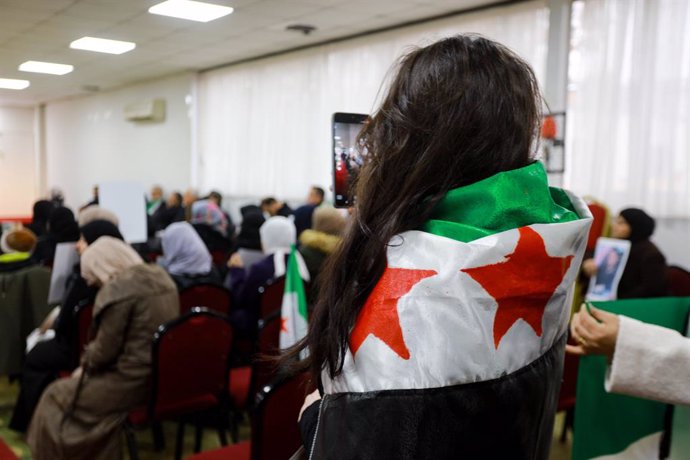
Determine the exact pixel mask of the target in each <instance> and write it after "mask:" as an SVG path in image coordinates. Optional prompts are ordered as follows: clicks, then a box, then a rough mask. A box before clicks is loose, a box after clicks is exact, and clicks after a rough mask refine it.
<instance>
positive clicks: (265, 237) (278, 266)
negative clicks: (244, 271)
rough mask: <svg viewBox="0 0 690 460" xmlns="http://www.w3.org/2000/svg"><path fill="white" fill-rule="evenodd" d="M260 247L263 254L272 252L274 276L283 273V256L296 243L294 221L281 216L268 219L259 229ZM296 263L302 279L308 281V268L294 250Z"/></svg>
mask: <svg viewBox="0 0 690 460" xmlns="http://www.w3.org/2000/svg"><path fill="white" fill-rule="evenodd" d="M259 234H260V235H261V247H262V248H263V251H264V254H267V255H268V254H273V266H274V269H275V272H274V274H273V276H274V277H276V278H278V277H279V276H283V275H284V274H285V268H286V267H285V256H286V255H287V254H289V253H290V249H291V248H292V245H294V244H296V243H297V229H296V228H295V224H294V222H292V220H290V219H288V218H287V217H283V216H275V217H271V218H270V219H268V220H267V221H266V222H264V224H263V225H262V226H261V228H260V229H259ZM296 256H297V265H298V267H299V273H300V275H301V276H302V279H303V280H305V281H309V270H308V269H307V264H306V263H305V262H304V259H303V258H302V255H301V254H300V253H299V252H296Z"/></svg>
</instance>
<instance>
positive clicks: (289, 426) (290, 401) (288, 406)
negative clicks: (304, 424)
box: [187, 372, 310, 460]
mask: <svg viewBox="0 0 690 460" xmlns="http://www.w3.org/2000/svg"><path fill="white" fill-rule="evenodd" d="M309 391H310V388H309V374H308V373H306V372H305V373H302V374H299V375H297V376H295V377H292V378H289V379H285V378H278V379H276V380H274V381H273V382H272V383H270V384H268V385H266V386H265V387H264V388H263V389H262V390H261V391H260V392H259V394H258V395H257V397H256V404H255V406H254V410H253V411H252V413H251V422H252V423H251V427H252V439H251V441H243V442H240V443H238V444H233V445H230V446H227V447H223V448H220V449H215V450H211V451H208V452H203V453H200V454H196V455H192V456H191V457H188V459H187V460H216V459H218V460H221V459H222V460H225V459H233V460H250V459H251V460H277V459H287V458H290V456H291V455H292V454H294V453H295V452H296V451H297V449H299V447H300V446H301V445H302V438H301V435H300V432H299V426H298V424H297V416H298V415H299V410H300V408H301V407H302V403H303V402H304V396H305V395H306V394H307V393H308V392H309Z"/></svg>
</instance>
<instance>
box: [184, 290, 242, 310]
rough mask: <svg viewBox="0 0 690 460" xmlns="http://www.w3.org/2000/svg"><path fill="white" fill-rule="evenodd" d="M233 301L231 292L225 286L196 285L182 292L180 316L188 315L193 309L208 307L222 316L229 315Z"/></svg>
mask: <svg viewBox="0 0 690 460" xmlns="http://www.w3.org/2000/svg"><path fill="white" fill-rule="evenodd" d="M231 299H232V296H231V295H230V291H229V290H227V289H226V288H225V287H223V286H218V285H217V284H210V283H201V284H195V285H193V286H190V287H188V288H186V289H183V290H182V291H181V292H180V314H185V313H187V312H188V311H190V310H191V309H192V308H193V307H206V308H208V309H209V310H212V311H215V312H217V313H220V314H222V315H228V314H229V313H230V303H231Z"/></svg>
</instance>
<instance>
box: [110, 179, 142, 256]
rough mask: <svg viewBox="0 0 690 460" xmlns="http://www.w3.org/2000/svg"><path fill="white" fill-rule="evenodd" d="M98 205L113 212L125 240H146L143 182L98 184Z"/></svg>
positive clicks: (136, 241)
mask: <svg viewBox="0 0 690 460" xmlns="http://www.w3.org/2000/svg"><path fill="white" fill-rule="evenodd" d="M98 205H99V206H100V207H102V208H105V209H107V210H109V211H112V212H114V213H115V215H116V216H117V218H118V220H119V221H120V225H119V228H120V233H122V236H123V237H124V238H125V241H127V242H128V243H145V242H146V240H147V232H146V189H145V188H144V185H143V184H141V183H138V182H128V181H120V182H104V183H102V184H99V185H98Z"/></svg>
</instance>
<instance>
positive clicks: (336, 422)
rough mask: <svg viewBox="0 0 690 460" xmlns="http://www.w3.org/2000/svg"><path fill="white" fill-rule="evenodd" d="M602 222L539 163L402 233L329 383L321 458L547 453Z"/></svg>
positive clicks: (452, 197)
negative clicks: (574, 309) (593, 235)
mask: <svg viewBox="0 0 690 460" xmlns="http://www.w3.org/2000/svg"><path fill="white" fill-rule="evenodd" d="M590 224H591V214H590V213H589V209H588V208H587V206H586V204H585V203H584V202H583V201H582V200H580V199H579V198H577V197H575V196H573V195H571V194H569V193H567V192H565V191H563V190H559V189H550V188H549V187H548V185H547V181H546V173H545V171H544V169H543V166H542V165H541V163H533V164H532V165H530V166H527V167H525V168H521V169H518V170H514V171H507V172H503V173H499V174H497V175H495V176H492V177H490V178H488V179H485V180H483V181H480V182H477V183H475V184H471V185H469V186H466V187H462V188H458V189H455V190H452V191H451V192H449V193H448V195H447V196H446V197H445V198H444V199H443V200H442V201H441V202H440V203H439V205H437V207H436V208H435V210H434V212H433V215H432V220H430V221H429V222H427V224H426V225H425V226H424V227H423V228H422V229H420V230H415V231H408V232H405V233H403V234H400V235H398V236H396V237H394V238H393V239H392V240H391V241H390V243H389V245H388V250H387V268H386V269H385V271H384V273H383V275H382V276H381V278H380V280H379V281H378V284H377V285H376V286H375V288H374V290H373V291H372V292H371V295H370V296H369V298H368V300H367V301H366V303H365V305H364V306H363V308H362V310H361V311H360V314H359V316H358V318H357V321H356V323H355V326H354V328H353V330H352V332H351V335H350V347H349V350H348V351H347V353H346V355H345V357H344V367H343V372H342V373H341V374H340V375H339V376H337V377H336V378H335V379H331V378H329V376H328V375H327V374H326V373H325V372H324V373H323V374H322V381H323V386H324V389H325V392H326V397H325V398H324V400H323V402H322V405H321V418H320V424H319V427H318V428H317V430H318V431H317V433H318V434H317V437H316V443H315V456H314V457H313V458H342V459H346V458H415V459H416V458H511V459H521V458H529V459H539V458H544V457H543V456H542V455H541V454H543V453H544V452H543V451H544V449H546V451H547V452H548V447H549V445H550V440H551V433H552V427H553V416H554V412H555V404H556V400H557V396H558V390H559V388H560V380H561V376H562V363H563V353H564V344H565V336H566V330H567V323H568V319H569V314H570V305H571V301H572V287H573V285H574V280H575V277H576V276H577V273H578V271H579V268H580V264H581V261H582V256H583V253H584V249H585V244H586V241H587V234H588V230H589V226H590ZM360 411H361V414H359V412H360ZM367 414H368V415H367ZM382 419H385V420H389V421H390V422H391V423H392V424H393V426H394V427H395V430H394V431H392V430H391V429H390V428H386V426H387V425H386V423H383V422H382V421H381V420H382ZM459 425H462V426H459ZM413 433H414V434H413ZM489 434H490V436H489ZM401 436H403V437H406V439H401ZM422 438H423V439H422ZM427 438H428V439H427ZM412 439H413V440H412ZM343 440H347V441H343ZM420 444H421V445H420ZM356 446H367V447H366V448H364V452H366V455H365V454H362V452H357V451H356ZM544 446H545V447H544ZM439 449H441V450H439ZM443 449H448V450H443Z"/></svg>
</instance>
